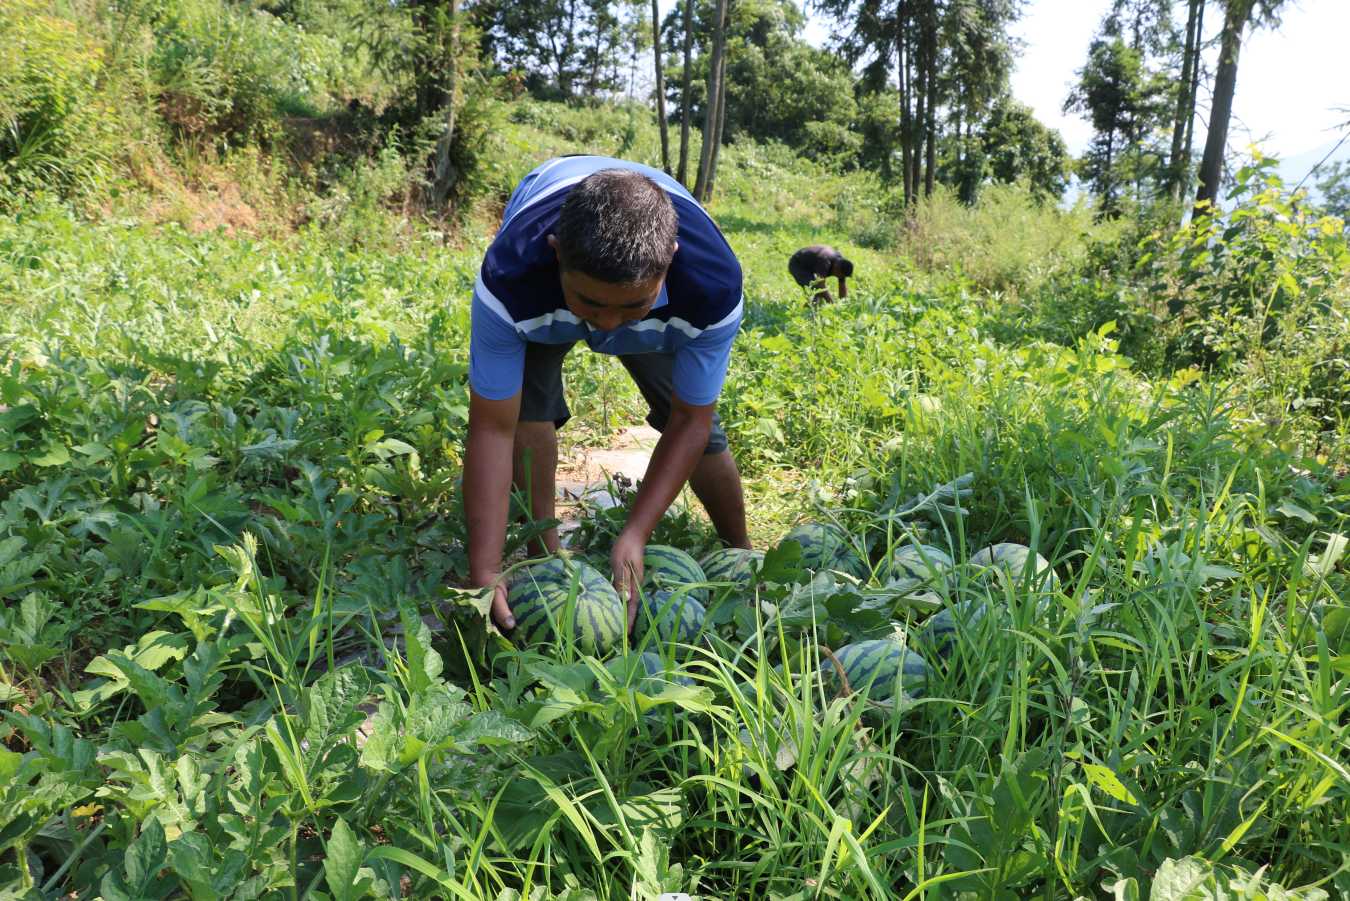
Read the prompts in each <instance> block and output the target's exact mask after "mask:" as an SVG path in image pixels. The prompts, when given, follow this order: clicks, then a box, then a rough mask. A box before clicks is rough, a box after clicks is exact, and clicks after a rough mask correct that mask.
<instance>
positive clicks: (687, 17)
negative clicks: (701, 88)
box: [676, 0, 694, 187]
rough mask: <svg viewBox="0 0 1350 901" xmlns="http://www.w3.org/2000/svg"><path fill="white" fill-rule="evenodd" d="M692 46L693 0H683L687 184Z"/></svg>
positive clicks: (684, 173) (683, 178) (683, 170)
mask: <svg viewBox="0 0 1350 901" xmlns="http://www.w3.org/2000/svg"><path fill="white" fill-rule="evenodd" d="M693 46H694V0H684V80H683V85H682V87H681V90H680V172H679V174H678V175H677V176H676V178H677V179H678V180H679V182H680V184H682V185H684V186H685V187H688V186H689V107H690V103H691V97H690V91H689V88H690V85H691V84H692V79H691V78H690V68H691V67H690V56H691V54H692V51H693Z"/></svg>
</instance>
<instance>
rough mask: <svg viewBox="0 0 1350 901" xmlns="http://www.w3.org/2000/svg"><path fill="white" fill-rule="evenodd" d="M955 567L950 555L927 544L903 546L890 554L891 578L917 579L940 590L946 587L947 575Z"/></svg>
mask: <svg viewBox="0 0 1350 901" xmlns="http://www.w3.org/2000/svg"><path fill="white" fill-rule="evenodd" d="M955 565H956V563H955V562H954V561H953V560H952V558H951V555H950V554H948V553H947V552H946V551H944V550H942V549H941V548H936V547H933V546H932V545H929V544H905V545H901V546H900V547H898V548H896V549H895V553H893V554H891V559H890V567H891V578H892V579H918V580H919V581H920V582H923V583H924V584H926V585H932V586H933V587H934V588H938V589H942V588H945V587H946V585H947V574H948V573H949V572H950V571H951V569H952V567H954V566H955Z"/></svg>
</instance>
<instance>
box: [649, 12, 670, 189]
mask: <svg viewBox="0 0 1350 901" xmlns="http://www.w3.org/2000/svg"><path fill="white" fill-rule="evenodd" d="M652 56H653V57H655V58H656V121H657V122H659V123H660V125H661V168H662V169H664V170H665V171H666V174H667V175H669V174H670V129H669V128H668V127H667V126H666V76H665V73H664V72H662V71H661V69H662V68H663V67H662V66H661V13H660V11H659V10H657V8H656V0H652Z"/></svg>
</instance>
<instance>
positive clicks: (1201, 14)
mask: <svg viewBox="0 0 1350 901" xmlns="http://www.w3.org/2000/svg"><path fill="white" fill-rule="evenodd" d="M1196 2H1197V3H1198V4H1199V10H1198V12H1197V14H1196V19H1195V61H1194V64H1193V65H1192V66H1191V80H1190V84H1189V85H1188V86H1187V88H1186V90H1187V91H1188V97H1189V101H1188V103H1189V106H1190V115H1189V116H1187V117H1186V136H1185V137H1184V138H1182V139H1181V161H1180V164H1179V166H1178V173H1177V174H1178V176H1179V177H1178V179H1177V184H1178V186H1179V187H1178V189H1177V191H1176V197H1177V199H1178V200H1180V199H1181V198H1182V197H1185V196H1186V195H1187V194H1189V193H1190V190H1191V154H1192V152H1193V150H1194V148H1195V102H1196V98H1197V97H1199V96H1200V70H1201V68H1203V65H1202V64H1203V62H1204V60H1203V58H1202V57H1201V50H1202V48H1203V47H1204V35H1205V0H1196Z"/></svg>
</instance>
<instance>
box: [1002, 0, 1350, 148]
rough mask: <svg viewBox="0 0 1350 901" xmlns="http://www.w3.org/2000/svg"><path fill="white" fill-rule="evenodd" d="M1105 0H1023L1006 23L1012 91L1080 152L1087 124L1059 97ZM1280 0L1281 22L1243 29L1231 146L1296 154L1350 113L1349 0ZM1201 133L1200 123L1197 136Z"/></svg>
mask: <svg viewBox="0 0 1350 901" xmlns="http://www.w3.org/2000/svg"><path fill="white" fill-rule="evenodd" d="M1109 6H1110V2H1109V0H1030V2H1028V3H1027V6H1026V10H1025V12H1024V13H1023V15H1022V19H1021V20H1020V21H1019V22H1018V23H1017V24H1016V26H1015V27H1014V28H1013V33H1014V34H1015V35H1016V36H1017V37H1018V38H1020V39H1021V40H1023V41H1024V42H1026V47H1025V49H1024V50H1023V51H1022V53H1021V54H1020V55H1019V56H1018V59H1017V65H1016V69H1015V70H1014V72H1013V77H1012V89H1013V95H1014V96H1015V97H1017V98H1018V99H1019V100H1021V101H1022V102H1023V103H1026V104H1028V105H1030V106H1031V107H1032V108H1033V109H1034V110H1035V111H1036V116H1037V118H1039V119H1040V120H1041V121H1042V122H1045V123H1046V124H1047V125H1050V126H1053V127H1055V128H1058V129H1059V131H1060V134H1062V135H1063V136H1064V140H1065V141H1066V142H1067V143H1068V145H1069V149H1070V150H1071V151H1072V152H1074V153H1081V152H1082V150H1083V149H1084V147H1085V146H1086V145H1087V142H1088V141H1089V140H1090V139H1091V137H1092V128H1091V126H1090V125H1089V124H1088V123H1087V122H1086V121H1084V120H1083V119H1081V118H1079V117H1078V116H1077V115H1073V114H1070V115H1065V114H1064V112H1063V105H1064V98H1065V96H1067V94H1068V91H1069V86H1070V84H1071V83H1072V82H1073V80H1074V78H1075V74H1074V73H1075V71H1076V70H1077V69H1078V68H1080V67H1081V66H1082V65H1083V60H1084V58H1085V57H1086V55H1087V45H1088V42H1089V41H1090V40H1091V39H1092V34H1093V32H1094V31H1095V30H1096V28H1097V26H1098V24H1099V23H1100V21H1101V18H1102V15H1103V14H1104V13H1105V11H1106V9H1107V8H1108V7H1109ZM1286 6H1287V9H1286V12H1285V13H1284V15H1283V16H1282V17H1281V24H1280V26H1279V27H1278V28H1275V29H1261V30H1258V31H1255V32H1252V31H1248V32H1246V33H1245V35H1244V40H1243V46H1242V52H1241V55H1240V56H1239V57H1238V82H1237V93H1236V94H1235V96H1234V98H1233V120H1232V124H1231V125H1230V126H1229V145H1230V146H1234V147H1239V146H1243V145H1245V144H1248V143H1250V142H1251V141H1253V140H1257V141H1259V142H1260V145H1261V147H1262V149H1263V150H1264V151H1265V152H1267V153H1270V154H1273V155H1276V156H1280V157H1284V158H1294V157H1298V158H1302V157H1305V156H1307V155H1308V154H1311V153H1316V152H1317V151H1319V150H1320V151H1321V152H1322V153H1325V152H1326V151H1327V150H1330V149H1331V146H1332V145H1333V144H1335V142H1336V141H1337V140H1338V138H1339V134H1338V133H1337V131H1336V129H1335V126H1336V125H1337V124H1339V123H1342V122H1345V121H1346V120H1347V119H1350V75H1348V74H1347V69H1346V63H1345V53H1346V41H1347V38H1350V0H1290V2H1289V3H1287V4H1286ZM1179 12H1180V10H1179ZM1217 13H1218V8H1217V6H1216V5H1212V6H1211V8H1210V9H1208V10H1206V14H1205V19H1206V23H1205V24H1206V28H1205V30H1206V32H1207V33H1212V32H1215V31H1217V26H1218V24H1219V16H1218V14H1217ZM1211 26H1213V28H1211ZM1201 99H1202V103H1203V101H1204V100H1205V99H1206V98H1204V97H1202V98H1201ZM1336 107H1342V108H1345V111H1344V112H1339V113H1338V112H1336V109H1335V108H1336ZM1201 112H1202V115H1203V114H1205V113H1207V109H1204V110H1202V111H1201ZM1203 134H1204V132H1203V128H1202V127H1199V126H1198V127H1197V144H1203V141H1204V138H1203ZM1347 146H1350V142H1348V145H1347ZM1313 162H1316V160H1313ZM1311 165H1312V163H1309V164H1308V166H1309V167H1311Z"/></svg>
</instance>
